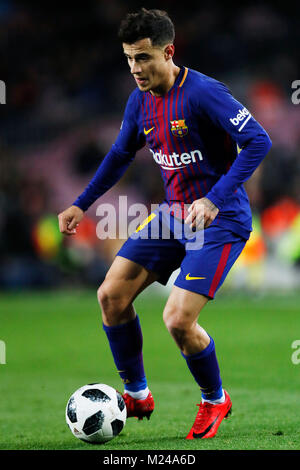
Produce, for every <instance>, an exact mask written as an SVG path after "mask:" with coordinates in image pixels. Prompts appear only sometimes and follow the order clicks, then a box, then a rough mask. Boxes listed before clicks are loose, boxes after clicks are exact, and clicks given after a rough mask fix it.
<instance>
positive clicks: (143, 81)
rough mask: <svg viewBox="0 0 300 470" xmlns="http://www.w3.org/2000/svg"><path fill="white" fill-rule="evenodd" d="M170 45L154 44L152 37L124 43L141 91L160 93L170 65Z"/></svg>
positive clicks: (126, 54)
mask: <svg viewBox="0 0 300 470" xmlns="http://www.w3.org/2000/svg"><path fill="white" fill-rule="evenodd" d="M170 48H171V49H172V45H168V46H153V45H152V43H151V39H149V38H146V39H140V40H139V41H136V42H135V43H133V44H125V43H123V50H124V54H125V56H126V57H127V60H128V65H129V67H130V72H131V73H132V75H133V76H134V79H135V81H136V83H137V86H138V87H139V89H140V90H141V91H150V90H151V91H153V92H154V94H156V93H157V94H160V90H161V89H163V87H164V83H165V81H166V74H167V70H168V67H169V63H170V62H169V59H170V57H172V55H173V54H172V52H171V54H172V55H171V56H170V55H169V53H168V52H170V51H169V49H170Z"/></svg>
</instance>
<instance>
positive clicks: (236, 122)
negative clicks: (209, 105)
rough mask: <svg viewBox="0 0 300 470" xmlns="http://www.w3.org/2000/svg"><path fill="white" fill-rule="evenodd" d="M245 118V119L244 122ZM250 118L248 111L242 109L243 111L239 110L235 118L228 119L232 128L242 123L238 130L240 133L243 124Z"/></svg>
mask: <svg viewBox="0 0 300 470" xmlns="http://www.w3.org/2000/svg"><path fill="white" fill-rule="evenodd" d="M245 118H247V119H246V120H245V121H244V119H245ZM250 118H251V114H250V113H249V111H248V109H246V108H243V109H239V113H238V114H237V115H236V117H234V118H230V119H229V121H230V122H231V124H233V125H234V126H238V125H239V124H240V122H242V121H244V122H243V124H242V125H241V127H240V128H239V129H238V131H239V132H240V131H241V130H242V129H243V127H244V126H245V124H247V122H248V121H249V119H250Z"/></svg>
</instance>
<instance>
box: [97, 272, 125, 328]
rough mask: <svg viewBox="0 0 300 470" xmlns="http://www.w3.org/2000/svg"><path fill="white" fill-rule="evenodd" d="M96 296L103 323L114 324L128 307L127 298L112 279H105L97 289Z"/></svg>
mask: <svg viewBox="0 0 300 470" xmlns="http://www.w3.org/2000/svg"><path fill="white" fill-rule="evenodd" d="M97 298H98V302H99V305H100V308H101V312H102V319H103V321H104V323H105V324H107V325H110V324H116V323H118V320H119V319H120V318H121V317H122V315H123V312H124V311H125V310H126V308H127V307H128V302H129V301H128V299H127V297H126V296H125V295H122V290H121V289H117V288H116V284H115V283H114V282H113V281H110V280H105V281H104V282H103V283H102V284H101V285H100V287H99V289H98V291H97Z"/></svg>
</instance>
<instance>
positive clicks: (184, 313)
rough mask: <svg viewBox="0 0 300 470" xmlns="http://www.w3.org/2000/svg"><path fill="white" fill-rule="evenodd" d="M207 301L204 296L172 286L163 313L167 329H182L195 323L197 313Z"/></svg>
mask: <svg viewBox="0 0 300 470" xmlns="http://www.w3.org/2000/svg"><path fill="white" fill-rule="evenodd" d="M207 301H208V298H207V297H206V296H205V295H202V294H198V293H196V292H191V291H188V290H186V289H182V288H181V287H177V286H173V288H172V291H171V293H170V295H169V298H168V301H167V303H166V305H165V308H164V313H163V319H164V322H165V324H166V326H167V328H168V329H172V328H183V329H184V328H188V327H189V326H191V325H192V324H193V323H195V322H197V320H198V316H199V313H200V312H201V310H202V309H203V307H204V306H205V305H206V303H207Z"/></svg>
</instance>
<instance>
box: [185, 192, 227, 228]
mask: <svg viewBox="0 0 300 470" xmlns="http://www.w3.org/2000/svg"><path fill="white" fill-rule="evenodd" d="M188 211H189V215H188V216H187V218H186V219H185V223H186V224H190V228H191V230H201V229H203V228H207V227H209V226H210V224H211V223H212V222H213V221H214V220H215V218H216V217H217V215H218V212H219V209H218V208H217V206H215V205H214V203H213V202H211V201H210V200H209V199H207V198H206V197H202V198H201V199H196V201H194V202H193V203H192V204H191V205H190V207H189V209H188Z"/></svg>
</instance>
